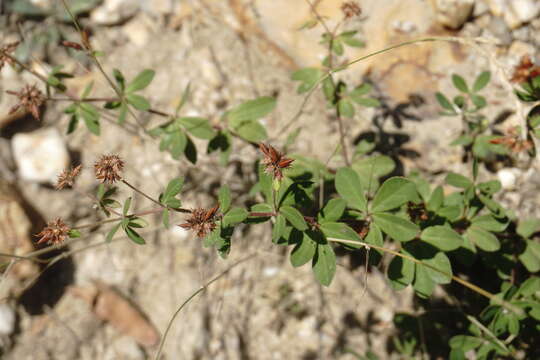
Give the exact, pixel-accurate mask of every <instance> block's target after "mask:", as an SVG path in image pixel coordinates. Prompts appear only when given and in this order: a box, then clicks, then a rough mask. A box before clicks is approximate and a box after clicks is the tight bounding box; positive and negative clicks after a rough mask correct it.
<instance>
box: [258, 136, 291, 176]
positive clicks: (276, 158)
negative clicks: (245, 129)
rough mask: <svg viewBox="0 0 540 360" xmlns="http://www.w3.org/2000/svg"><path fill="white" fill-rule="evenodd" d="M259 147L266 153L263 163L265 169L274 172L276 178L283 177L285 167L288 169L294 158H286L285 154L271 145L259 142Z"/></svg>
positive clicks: (270, 172)
mask: <svg viewBox="0 0 540 360" xmlns="http://www.w3.org/2000/svg"><path fill="white" fill-rule="evenodd" d="M259 149H261V151H262V152H263V153H264V159H263V165H264V166H265V169H264V171H265V172H267V173H268V174H272V176H273V177H274V179H277V180H281V179H283V172H282V170H283V169H287V168H288V167H290V166H291V163H292V162H293V161H294V160H293V159H289V158H286V157H285V155H284V154H282V153H280V152H279V151H277V150H276V149H275V148H274V147H273V146H271V145H265V144H263V143H260V144H259Z"/></svg>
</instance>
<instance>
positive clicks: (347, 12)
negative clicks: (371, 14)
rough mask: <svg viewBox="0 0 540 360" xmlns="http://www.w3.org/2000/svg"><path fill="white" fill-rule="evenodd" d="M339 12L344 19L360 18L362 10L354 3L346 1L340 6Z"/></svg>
mask: <svg viewBox="0 0 540 360" xmlns="http://www.w3.org/2000/svg"><path fill="white" fill-rule="evenodd" d="M341 12H342V13H343V18H344V19H350V18H352V17H355V16H360V14H361V13H362V9H361V8H360V5H358V3H357V2H356V1H346V2H344V3H343V4H342V5H341Z"/></svg>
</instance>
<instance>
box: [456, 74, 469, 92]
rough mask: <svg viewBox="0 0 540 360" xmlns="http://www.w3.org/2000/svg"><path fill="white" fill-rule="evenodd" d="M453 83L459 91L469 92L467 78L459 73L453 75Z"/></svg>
mask: <svg viewBox="0 0 540 360" xmlns="http://www.w3.org/2000/svg"><path fill="white" fill-rule="evenodd" d="M452 83H453V84H454V86H455V87H456V89H458V90H459V91H461V92H464V93H468V92H469V87H468V86H467V83H466V82H465V79H463V78H462V77H461V76H459V75H458V74H453V75H452Z"/></svg>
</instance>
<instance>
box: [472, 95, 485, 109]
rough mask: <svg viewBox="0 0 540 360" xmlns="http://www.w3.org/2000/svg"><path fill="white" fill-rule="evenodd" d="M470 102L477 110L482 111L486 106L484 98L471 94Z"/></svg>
mask: <svg viewBox="0 0 540 360" xmlns="http://www.w3.org/2000/svg"><path fill="white" fill-rule="evenodd" d="M471 100H472V102H473V104H474V106H476V108H477V109H482V108H484V107H485V106H486V105H487V101H486V98H485V97H483V96H481V95H476V94H473V95H471Z"/></svg>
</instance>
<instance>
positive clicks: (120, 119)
mask: <svg viewBox="0 0 540 360" xmlns="http://www.w3.org/2000/svg"><path fill="white" fill-rule="evenodd" d="M127 111H128V106H127V103H126V102H125V101H122V104H121V105H120V113H119V114H118V123H119V124H120V125H122V124H123V123H125V122H126V116H127Z"/></svg>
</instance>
